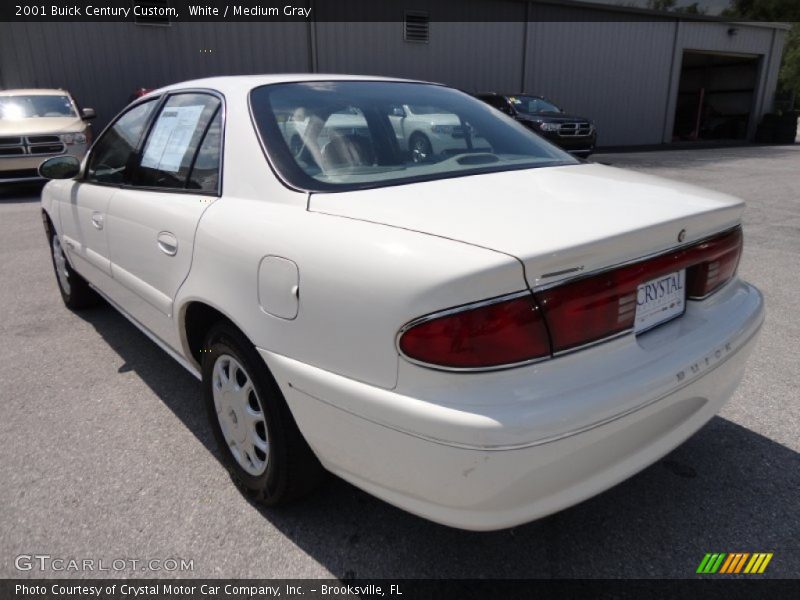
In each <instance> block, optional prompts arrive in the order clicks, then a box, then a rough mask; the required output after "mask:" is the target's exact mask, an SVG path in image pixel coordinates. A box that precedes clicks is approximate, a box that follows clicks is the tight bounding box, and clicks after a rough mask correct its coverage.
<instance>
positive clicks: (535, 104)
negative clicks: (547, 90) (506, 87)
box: [508, 96, 564, 115]
mask: <svg viewBox="0 0 800 600" xmlns="http://www.w3.org/2000/svg"><path fill="white" fill-rule="evenodd" d="M508 101H509V102H511V104H512V105H513V106H514V108H516V109H517V112H521V113H525V114H527V115H535V114H537V113H560V112H564V111H562V110H561V109H560V108H559V107H557V106H556V105H555V104H553V103H552V102H548V101H547V100H545V99H544V98H537V97H536V96H509V98H508Z"/></svg>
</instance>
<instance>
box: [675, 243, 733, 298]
mask: <svg viewBox="0 0 800 600" xmlns="http://www.w3.org/2000/svg"><path fill="white" fill-rule="evenodd" d="M687 252H688V253H689V257H687V261H686V262H687V264H692V265H693V266H692V267H691V268H689V269H687V270H686V288H687V289H686V293H687V295H688V296H689V298H691V299H693V300H699V299H702V298H705V297H706V296H708V295H709V294H712V293H714V292H715V291H717V290H718V289H719V288H721V287H722V286H723V285H725V284H726V283H727V282H728V281H730V280H731V278H732V277H733V276H734V274H735V273H736V268H737V267H738V266H739V258H740V257H741V256H742V230H741V228H739V227H737V228H736V229H732V230H731V231H729V232H728V233H725V234H723V235H718V236H716V237H713V238H709V239H707V240H705V241H703V242H700V243H699V244H697V245H695V246H691V247H690V248H688V249H687Z"/></svg>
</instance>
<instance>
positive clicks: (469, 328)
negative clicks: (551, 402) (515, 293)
mask: <svg viewBox="0 0 800 600" xmlns="http://www.w3.org/2000/svg"><path fill="white" fill-rule="evenodd" d="M454 310H455V311H456V312H448V313H446V314H443V315H441V316H436V315H433V316H431V317H425V318H423V319H420V320H419V321H418V322H417V323H416V324H415V323H411V324H410V325H409V326H408V327H407V328H406V329H405V330H404V331H403V332H402V333H401V335H400V340H399V346H400V350H401V351H402V352H403V354H405V355H406V356H407V357H408V358H411V359H413V360H416V361H419V362H422V363H425V364H429V365H435V366H440V367H446V368H451V369H474V368H481V369H485V368H491V367H496V366H500V365H512V364H518V363H523V362H528V361H531V360H534V359H537V358H542V357H546V356H550V343H549V340H548V338H547V330H546V328H545V326H544V322H543V321H542V316H541V313H540V311H539V309H538V307H537V306H536V304H535V303H534V301H533V297H532V296H531V295H530V294H525V295H523V296H521V297H519V298H515V299H512V300H504V301H501V302H494V303H489V304H485V303H482V304H481V305H477V306H475V307H474V308H470V307H467V308H465V309H454Z"/></svg>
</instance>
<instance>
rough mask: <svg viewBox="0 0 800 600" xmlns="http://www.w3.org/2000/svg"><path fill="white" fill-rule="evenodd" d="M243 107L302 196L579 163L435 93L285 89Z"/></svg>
mask: <svg viewBox="0 0 800 600" xmlns="http://www.w3.org/2000/svg"><path fill="white" fill-rule="evenodd" d="M250 102H251V107H252V111H253V116H254V118H255V122H256V126H257V127H258V130H259V133H260V134H261V138H262V140H263V141H264V144H265V146H266V150H267V152H268V154H269V157H270V159H271V160H272V162H273V163H274V164H275V167H276V169H277V170H278V172H279V173H280V174H281V176H282V177H283V178H284V179H285V180H286V181H287V182H288V183H289V184H291V185H292V186H294V187H297V188H300V189H304V190H310V191H340V190H346V189H361V188H368V187H380V186H384V185H395V184H398V183H407V182H412V181H423V180H431V179H442V178H444V177H455V176H460V175H472V174H477V173H486V172H494V171H505V170H511V169H526V168H534V167H543V166H552V165H563V164H577V161H576V160H575V159H573V158H572V157H571V156H570V155H569V154H567V153H566V152H564V151H562V150H561V149H559V148H556V147H555V146H553V145H551V144H550V143H549V142H547V141H545V140H543V139H542V138H540V137H539V136H537V135H536V134H534V133H532V132H530V131H529V130H528V129H527V128H525V127H524V126H522V125H520V124H519V123H517V122H515V121H514V120H512V119H509V118H508V117H506V116H504V115H503V114H501V113H499V112H498V111H496V110H495V109H493V108H492V107H490V106H488V105H486V104H484V103H483V102H481V101H479V100H476V99H475V98H472V97H471V96H469V95H467V94H464V93H463V92H459V91H457V90H454V89H451V88H447V87H443V86H438V85H432V84H422V83H400V82H397V83H395V82H379V81H319V82H303V83H284V84H276V85H266V86H263V87H259V88H256V89H254V90H253V91H252V92H251V93H250Z"/></svg>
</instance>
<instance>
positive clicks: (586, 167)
mask: <svg viewBox="0 0 800 600" xmlns="http://www.w3.org/2000/svg"><path fill="white" fill-rule="evenodd" d="M309 209H310V210H311V211H314V212H320V213H326V214H330V215H337V216H341V217H347V218H353V219H359V220H364V221H370V222H374V223H379V224H384V225H389V226H392V227H401V228H403V229H409V230H413V231H418V232H421V233H425V234H429V235H435V236H439V237H443V238H449V239H453V240H457V241H459V242H463V243H467V244H473V245H476V246H481V247H484V248H488V249H491V250H495V251H497V252H502V253H505V254H508V255H510V256H513V257H515V258H517V259H519V260H520V261H522V263H523V264H524V266H525V273H526V277H527V280H528V284H529V285H530V286H531V287H536V286H540V285H543V284H551V283H554V282H557V281H560V280H563V279H566V278H569V277H571V276H574V275H575V274H576V273H581V272H582V273H587V272H591V271H594V270H597V269H601V268H605V267H608V266H611V265H616V264H620V263H623V262H626V261H630V260H634V259H637V258H641V257H643V256H647V255H650V254H654V253H658V252H662V251H665V250H667V249H669V248H672V247H674V246H677V245H680V244H688V243H691V242H693V241H696V240H699V239H702V238H704V237H707V236H709V235H711V234H713V233H716V232H719V231H722V230H725V229H727V228H730V227H733V226H735V225H737V224H738V223H739V221H740V219H741V214H742V211H743V209H744V203H743V202H742V201H741V200H739V199H737V198H734V197H731V196H727V195H725V194H721V193H717V192H713V191H709V190H703V189H700V188H697V187H694V186H691V185H689V184H685V183H682V182H677V181H668V180H664V179H660V178H657V177H653V176H649V175H644V174H640V173H636V172H631V171H626V170H622V169H616V168H612V167H607V166H604V165H599V164H582V165H571V166H561V167H547V168H536V169H526V170H520V171H506V172H502V173H489V174H482V175H476V176H466V177H456V178H449V179H441V180H436V181H429V182H420V183H414V184H409V185H399V186H391V187H384V188H378V189H369V190H357V191H349V192H341V193H331V194H312V196H311V198H310V201H309Z"/></svg>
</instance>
